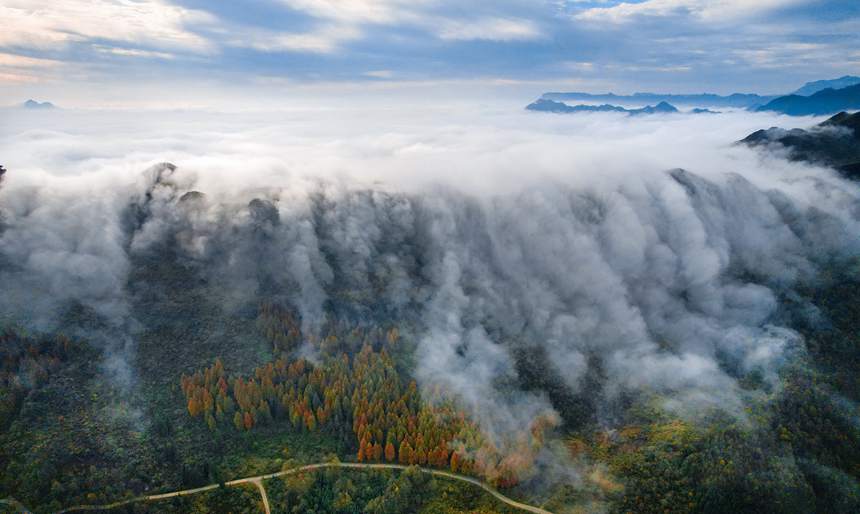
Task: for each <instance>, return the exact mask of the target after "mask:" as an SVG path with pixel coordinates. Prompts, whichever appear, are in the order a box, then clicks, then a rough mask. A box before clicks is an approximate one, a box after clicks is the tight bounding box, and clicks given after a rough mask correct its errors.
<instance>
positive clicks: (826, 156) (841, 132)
mask: <svg viewBox="0 0 860 514" xmlns="http://www.w3.org/2000/svg"><path fill="white" fill-rule="evenodd" d="M740 143H742V144H746V145H749V146H753V147H771V145H775V144H776V145H780V146H781V147H784V148H786V149H787V150H788V158H789V159H791V160H793V161H807V162H814V163H819V164H824V165H827V166H833V167H834V168H836V169H838V170H839V171H840V172H841V173H842V174H843V175H845V176H847V177H848V178H852V179H855V180H856V179H860V113H855V114H848V113H846V112H841V113H839V114H837V115H836V116H833V117H832V118H830V119H828V120H827V121H825V122H823V123H820V124H818V125H815V126H814V127H812V128H810V129H808V130H802V129H793V130H785V129H781V128H777V127H771V128H769V129H767V130H759V131H756V132H753V133H752V134H750V135H749V136H747V137H746V138H744V139H743V140H741V141H740Z"/></svg>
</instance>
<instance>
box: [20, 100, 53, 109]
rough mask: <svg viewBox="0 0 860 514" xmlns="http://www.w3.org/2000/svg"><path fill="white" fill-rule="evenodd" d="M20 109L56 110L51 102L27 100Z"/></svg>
mask: <svg viewBox="0 0 860 514" xmlns="http://www.w3.org/2000/svg"><path fill="white" fill-rule="evenodd" d="M21 107H23V108H25V109H56V107H57V106H56V105H54V104H52V103H51V102H37V101H36V100H32V99H31V100H27V101H26V102H24V103H23V104H21Z"/></svg>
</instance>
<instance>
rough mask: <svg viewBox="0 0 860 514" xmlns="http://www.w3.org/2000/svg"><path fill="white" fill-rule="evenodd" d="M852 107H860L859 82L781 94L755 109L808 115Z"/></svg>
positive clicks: (793, 114) (829, 112)
mask: <svg viewBox="0 0 860 514" xmlns="http://www.w3.org/2000/svg"><path fill="white" fill-rule="evenodd" d="M853 109H860V84H857V85H854V86H849V87H845V88H842V89H830V88H828V89H823V90H821V91H818V92H817V93H815V94H813V95H810V96H800V95H788V96H781V97H779V98H777V99H775V100H772V101H771V102H768V103H767V104H766V105H763V106H761V107H759V108H758V109H757V110H758V111H773V112H780V113H783V114H788V115H791V116H810V115H821V114H831V113H834V112H839V111H845V110H853Z"/></svg>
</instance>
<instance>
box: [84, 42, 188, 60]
mask: <svg viewBox="0 0 860 514" xmlns="http://www.w3.org/2000/svg"><path fill="white" fill-rule="evenodd" d="M93 48H94V49H95V50H96V51H97V52H100V53H103V54H111V55H119V56H122V57H141V58H144V59H167V60H170V59H175V58H176V55H174V54H171V53H167V52H154V51H152V50H140V49H137V48H120V47H115V46H104V45H93Z"/></svg>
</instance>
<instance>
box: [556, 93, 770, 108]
mask: <svg viewBox="0 0 860 514" xmlns="http://www.w3.org/2000/svg"><path fill="white" fill-rule="evenodd" d="M775 98H776V96H760V95H756V94H744V93H735V94H732V95H728V96H720V95H715V94H711V93H703V94H695V95H676V94H661V93H634V94H632V95H616V94H614V93H606V94H597V95H593V94H590V93H579V92H573V93H544V94H543V95H541V99H542V100H555V101H559V102H563V101H571V100H573V101H579V102H595V103H596V102H604V103H606V102H608V103H613V104H618V103H637V104H656V103H659V102H667V103H670V104H674V105H678V104H684V105H698V106H705V107H739V108H749V107H756V106H759V105H764V104H766V103H767V102H769V101H771V100H773V99H775Z"/></svg>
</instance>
